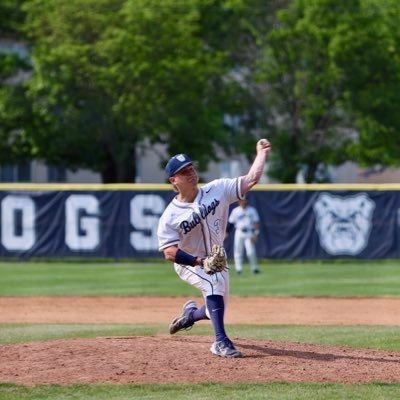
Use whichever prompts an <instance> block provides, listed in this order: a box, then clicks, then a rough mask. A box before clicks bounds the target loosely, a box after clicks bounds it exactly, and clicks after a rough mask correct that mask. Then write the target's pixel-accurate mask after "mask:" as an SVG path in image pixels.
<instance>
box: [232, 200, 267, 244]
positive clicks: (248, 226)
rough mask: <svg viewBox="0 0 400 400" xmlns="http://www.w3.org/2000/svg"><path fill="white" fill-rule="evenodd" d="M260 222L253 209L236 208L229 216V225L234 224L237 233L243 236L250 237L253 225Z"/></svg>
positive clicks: (248, 207)
mask: <svg viewBox="0 0 400 400" xmlns="http://www.w3.org/2000/svg"><path fill="white" fill-rule="evenodd" d="M258 222H260V217H259V215H258V212H257V210H256V209H255V208H254V207H251V206H247V207H245V208H243V207H240V206H238V207H236V208H234V209H233V210H232V212H231V215H230V216H229V223H231V224H234V225H235V228H236V230H237V231H239V232H242V233H243V236H245V237H251V236H252V235H253V232H254V224H256V223H258Z"/></svg>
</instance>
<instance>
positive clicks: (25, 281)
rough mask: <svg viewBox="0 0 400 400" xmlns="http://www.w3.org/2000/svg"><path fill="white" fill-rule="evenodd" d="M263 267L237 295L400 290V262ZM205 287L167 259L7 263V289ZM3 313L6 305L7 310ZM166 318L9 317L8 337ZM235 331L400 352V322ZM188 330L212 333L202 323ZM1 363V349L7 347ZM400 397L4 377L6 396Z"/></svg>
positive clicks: (397, 392) (1, 285) (316, 388)
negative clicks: (19, 381)
mask: <svg viewBox="0 0 400 400" xmlns="http://www.w3.org/2000/svg"><path fill="white" fill-rule="evenodd" d="M261 269H262V274H260V275H257V276H255V275H252V274H250V272H248V269H247V270H246V271H245V273H244V274H243V275H242V276H240V277H236V276H234V275H232V280H231V286H232V288H231V293H232V294H233V295H236V296H254V295H257V296H262V295H264V296H333V297H337V296H351V297H354V296H361V297H364V296H400V262H398V261H374V262H373V261H370V262H350V261H349V262H344V261H343V262H331V263H329V262H307V263H306V262H297V263H296V262H290V263H284V262H264V263H263V264H262V265H261ZM192 294H197V292H196V291H195V290H194V289H192V288H191V287H190V286H188V285H186V284H185V283H183V282H181V281H180V280H179V279H178V278H177V277H176V275H175V272H174V271H173V269H172V267H171V266H170V265H169V264H168V263H166V262H158V261H157V262H154V263H148V262H142V263H139V262H137V263H133V262H132V263H121V264H119V263H77V262H74V263H72V262H71V263H37V262H28V263H23V262H20V263H15V262H13V263H11V262H10V263H0V296H38V295H41V296H43V295H46V296H61V295H63V296H64V295H71V296H74V295H88V296H100V295H102V296H104V295H105V296H107V295H113V296H139V295H140V296H142V295H147V296H176V295H192ZM0 312H1V310H0ZM164 330H165V327H164V326H161V325H122V324H120V325H118V324H117V325H110V324H97V325H86V324H57V325H54V324H1V325H0V344H7V343H18V342H29V341H34V340H49V339H58V338H75V337H96V336H114V335H116V336H120V335H141V336H142V335H157V334H160V333H162V332H163V331H164ZM229 330H230V332H231V334H232V335H233V336H240V337H249V338H254V339H272V340H289V341H299V342H301V341H304V342H311V343H326V344H332V345H346V346H352V347H368V348H374V349H386V350H394V351H400V327H398V326H329V327H328V326H313V327H309V326H297V325H296V326H290V325H284V326H276V325H265V326H249V325H232V326H230V327H229ZM188 334H195V335H209V334H210V328H209V327H206V326H199V327H198V328H196V332H193V333H192V332H189V333H188ZM0 368H1V352H0ZM171 398H174V399H176V400H181V399H188V400H197V399H215V398H217V399H231V400H232V399H241V400H245V399H284V400H285V399H311V400H313V399H363V400H364V399H374V400H377V399H395V398H400V383H399V384H382V383H379V382H377V383H374V384H368V385H340V384H318V383H301V384H294V383H290V384H289V383H271V384H232V385H221V384H218V385H217V384H201V385H152V386H149V385H71V386H58V385H39V386H35V387H26V386H21V385H13V384H7V383H4V384H0V399H1V400H2V399H10V400H11V399H12V400H17V399H30V400H31V399H32V400H33V399H35V400H36V399H117V400H120V399H171Z"/></svg>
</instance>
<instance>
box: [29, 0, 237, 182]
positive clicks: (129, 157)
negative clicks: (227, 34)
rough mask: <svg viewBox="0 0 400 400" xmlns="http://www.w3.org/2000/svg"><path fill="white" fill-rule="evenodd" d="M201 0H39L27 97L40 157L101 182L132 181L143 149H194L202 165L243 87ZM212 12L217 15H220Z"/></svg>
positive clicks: (221, 6)
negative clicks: (208, 35)
mask: <svg viewBox="0 0 400 400" xmlns="http://www.w3.org/2000/svg"><path fill="white" fill-rule="evenodd" d="M228 3H229V2H220V1H215V2H203V1H200V0H182V1H179V2H175V1H174V0H164V1H163V2H161V3H160V2H159V1H157V0H87V1H85V2H81V1H79V0H54V1H51V2H48V1H45V0H32V1H29V2H28V6H27V7H26V11H27V13H28V23H27V31H28V32H29V33H30V39H31V41H32V45H33V53H32V54H33V62H34V68H35V73H34V76H33V79H32V80H31V84H30V94H31V98H32V101H33V102H34V106H35V112H36V115H37V116H38V119H39V121H41V123H42V129H40V130H39V131H38V132H37V134H36V135H35V141H36V143H38V147H39V149H42V152H41V154H40V155H41V157H43V158H44V159H46V160H47V161H49V162H51V163H55V164H57V163H61V162H63V163H64V164H65V165H66V166H68V167H70V168H78V167H87V168H90V169H92V170H95V171H98V172H100V173H101V174H102V177H103V181H104V182H132V181H133V179H134V176H135V154H136V148H137V146H138V144H139V143H141V142H143V141H145V140H147V141H148V142H150V143H151V144H154V143H164V144H166V146H167V151H168V152H169V153H176V152H184V151H188V152H189V151H190V153H191V154H193V149H195V154H193V157H195V158H197V159H198V161H199V162H200V168H203V169H204V168H205V167H206V165H207V163H208V161H209V160H212V159H216V158H217V157H216V153H217V152H216V151H215V146H216V145H219V146H220V147H222V148H225V147H226V148H227V147H228V144H227V139H226V135H225V131H224V129H223V126H222V123H221V121H222V116H223V113H224V112H226V111H227V110H229V107H230V104H231V103H232V100H231V99H232V97H233V95H234V93H235V91H236V90H238V85H237V84H235V82H233V81H232V80H231V79H227V77H226V72H227V71H228V70H229V69H230V68H231V66H230V65H229V63H228V62H227V56H226V53H225V51H224V49H221V48H217V47H216V46H213V45H212V44H211V43H208V42H207V41H206V40H205V38H204V35H203V33H204V26H202V25H201V23H202V21H205V16H204V15H203V14H202V12H204V7H207V6H208V5H210V4H212V5H213V12H214V13H215V15H219V14H220V20H222V16H223V15H224V14H226V13H227V12H229V6H228V5H227V4H228ZM213 15H214V14H213Z"/></svg>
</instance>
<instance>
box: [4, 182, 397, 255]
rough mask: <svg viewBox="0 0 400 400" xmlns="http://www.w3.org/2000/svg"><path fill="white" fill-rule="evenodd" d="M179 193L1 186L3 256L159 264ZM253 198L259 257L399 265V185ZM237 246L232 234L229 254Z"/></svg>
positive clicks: (159, 188)
mask: <svg viewBox="0 0 400 400" xmlns="http://www.w3.org/2000/svg"><path fill="white" fill-rule="evenodd" d="M171 189H172V188H171V186H170V185H167V184H165V185H163V184H160V185H150V184H116V185H89V184H87V185H80V184H75V185H53V184H43V185H40V184H31V185H27V184H26V185H23V184H3V185H0V207H1V210H0V213H1V214H0V218H1V221H0V222H1V223H0V230H1V232H0V257H2V258H8V257H10V258H15V257H22V258H31V257H47V258H49V257H50V258H51V257H57V258H58V257H88V258H90V257H92V258H98V257H107V258H117V259H118V258H146V257H151V258H154V257H156V258H157V257H158V258H160V257H161V254H160V253H159V251H158V244H157V225H158V219H159V217H160V215H161V214H162V212H163V210H164V209H165V207H166V205H167V204H168V203H169V201H170V200H171V199H172V198H173V196H174V192H173V191H172V190H171ZM248 199H249V203H250V204H251V205H253V206H254V207H256V209H257V210H258V212H259V214H260V218H261V230H260V236H259V239H258V242H257V252H258V256H259V257H260V258H269V259H325V258H328V259H333V258H360V259H384V258H391V259H397V258H400V184H391V185H317V184H315V185H314V184H313V185H259V186H257V187H256V188H255V189H254V190H252V191H251V193H250V194H249V195H248ZM234 206H236V204H233V205H232V207H234ZM205 207H207V205H205ZM203 217H204V218H203ZM203 217H202V216H199V218H202V219H203V220H204V223H205V224H206V223H207V217H206V215H205V216H203ZM209 228H210V229H219V227H212V226H209ZM232 243H233V235H230V236H229V237H228V239H227V241H226V243H225V246H226V249H227V251H228V254H231V253H232Z"/></svg>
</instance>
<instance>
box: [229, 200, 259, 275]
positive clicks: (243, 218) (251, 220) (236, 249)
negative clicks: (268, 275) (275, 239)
mask: <svg viewBox="0 0 400 400" xmlns="http://www.w3.org/2000/svg"><path fill="white" fill-rule="evenodd" d="M259 222H260V217H259V215H258V212H257V210H256V209H255V208H254V207H251V206H249V205H247V206H246V207H241V206H238V207H236V208H234V209H233V210H232V212H231V215H230V216H229V223H231V224H233V225H235V238H234V245H233V254H234V260H235V270H236V272H239V273H240V272H242V270H243V256H244V250H246V254H247V257H248V258H249V262H250V268H251V270H252V271H253V272H254V271H257V258H256V246H255V244H254V242H253V239H252V238H253V235H254V231H255V225H256V224H258V223H259Z"/></svg>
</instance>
